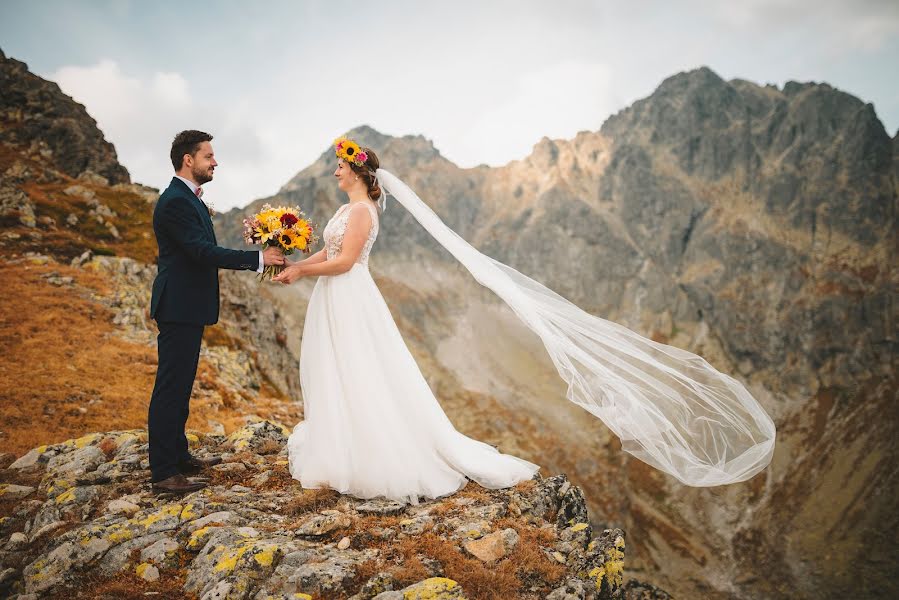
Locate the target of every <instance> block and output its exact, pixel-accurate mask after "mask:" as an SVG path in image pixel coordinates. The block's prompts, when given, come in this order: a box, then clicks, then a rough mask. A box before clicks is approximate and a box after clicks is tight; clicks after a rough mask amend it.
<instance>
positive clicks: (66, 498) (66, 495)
mask: <svg viewBox="0 0 899 600" xmlns="http://www.w3.org/2000/svg"><path fill="white" fill-rule="evenodd" d="M73 500H75V492H74V490H73V489H69V490H66V491H65V492H63V493H61V494H60V495H59V496H57V497H56V503H57V504H65V503H66V502H72V501H73Z"/></svg>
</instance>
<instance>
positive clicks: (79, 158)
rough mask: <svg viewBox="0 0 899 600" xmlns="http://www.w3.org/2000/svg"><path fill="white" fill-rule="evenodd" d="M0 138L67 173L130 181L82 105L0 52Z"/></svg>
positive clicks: (1, 140) (111, 147)
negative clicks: (89, 173) (88, 174)
mask: <svg viewBox="0 0 899 600" xmlns="http://www.w3.org/2000/svg"><path fill="white" fill-rule="evenodd" d="M0 142H2V143H3V144H5V145H8V146H14V147H17V148H19V149H20V150H22V151H24V152H25V153H26V154H27V155H30V156H34V157H37V158H39V159H40V161H41V162H47V161H49V162H50V163H52V164H53V165H55V166H56V168H57V169H59V170H60V171H62V172H63V173H65V174H66V175H68V176H70V177H78V176H79V175H82V174H83V173H86V172H91V173H94V174H97V175H100V176H101V177H103V178H105V179H106V180H107V181H108V182H109V183H113V184H116V183H130V181H131V179H130V177H129V175H128V171H127V170H126V169H125V167H123V166H122V165H120V164H119V162H118V159H117V157H116V151H115V148H114V147H113V145H112V144H110V143H109V142H107V141H106V139H105V138H104V137H103V132H101V131H100V129H99V128H98V127H97V122H96V121H95V120H94V119H93V118H92V117H91V116H90V115H89V114H88V113H87V110H86V109H85V108H84V106H82V105H81V104H78V103H77V102H75V101H74V100H72V98H70V97H69V96H66V95H65V94H64V93H62V91H61V90H60V89H59V86H58V85H57V84H56V83H53V82H51V81H47V80H46V79H42V78H41V77H38V76H37V75H34V74H33V73H31V72H29V71H28V65H26V64H25V63H23V62H20V61H18V60H15V59H13V58H7V57H6V55H5V54H3V53H2V52H0Z"/></svg>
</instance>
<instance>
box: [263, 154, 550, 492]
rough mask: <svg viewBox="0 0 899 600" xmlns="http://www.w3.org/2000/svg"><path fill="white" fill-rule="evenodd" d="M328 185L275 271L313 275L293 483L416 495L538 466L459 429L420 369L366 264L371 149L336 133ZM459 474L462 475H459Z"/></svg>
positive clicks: (292, 453)
mask: <svg viewBox="0 0 899 600" xmlns="http://www.w3.org/2000/svg"><path fill="white" fill-rule="evenodd" d="M337 148H338V150H337V155H338V160H337V169H336V170H335V171H334V176H335V177H336V178H337V186H338V187H339V188H340V189H341V190H342V191H343V192H345V193H346V194H347V197H348V199H349V202H347V203H346V204H344V205H342V206H341V207H340V208H339V209H338V210H337V212H336V213H335V214H334V216H333V217H332V218H331V220H330V221H329V222H328V224H327V226H326V227H325V229H324V230H323V232H322V237H323V238H324V242H325V247H324V248H323V249H322V250H320V251H319V252H318V253H316V254H313V255H312V256H310V257H309V258H307V259H305V260H303V261H300V262H297V263H294V264H292V265H290V266H288V267H287V268H285V269H284V270H283V271H282V272H281V273H280V275H278V276H277V277H275V278H274V280H275V281H281V282H283V283H288V284H289V283H292V282H294V281H296V280H297V279H299V278H301V277H311V276H318V277H319V279H318V281H317V282H316V284H315V287H314V289H313V290H312V296H311V297H310V299H309V306H308V309H307V312H306V321H305V325H304V328H303V341H302V346H301V349H300V385H301V387H302V389H303V403H304V414H305V420H304V421H301V422H300V423H299V424H298V425H297V426H296V427H295V428H294V430H293V433H292V434H291V435H290V437H289V439H288V444H287V445H288V458H289V464H290V473H291V475H292V476H293V477H294V478H295V479H298V480H299V481H300V483H301V484H302V486H303V487H304V488H320V487H328V488H332V489H335V490H337V491H339V492H341V493H344V494H352V495H353V496H356V497H359V498H372V497H375V496H384V497H386V498H390V499H393V500H399V501H403V502H409V503H411V504H417V503H418V501H419V497H424V498H426V499H431V498H438V497H441V496H446V495H448V494H452V493H453V492H456V491H458V490H459V489H461V488H463V487H464V486H465V484H466V483H467V479H472V480H474V481H476V482H478V483H479V484H480V485H482V486H484V487H486V488H493V489H497V488H504V487H509V486H512V485H515V484H516V483H518V482H520V481H523V480H526V479H530V478H531V477H532V476H533V475H534V473H535V472H536V471H537V470H538V468H539V467H538V466H537V465H535V464H532V463H530V462H527V461H525V460H522V459H520V458H516V457H514V456H510V455H507V454H501V453H500V452H498V451H497V450H496V449H495V448H493V447H492V446H489V445H487V444H485V443H483V442H479V441H477V440H474V439H471V438H469V437H467V436H465V435H463V434H461V433H459V432H458V431H456V429H455V427H453V424H452V423H451V422H450V420H449V419H448V418H447V416H446V414H445V413H444V412H443V409H442V408H441V407H440V404H439V403H438V402H437V399H436V398H435V397H434V394H433V393H432V392H431V389H430V388H429V387H428V384H427V382H426V381H425V378H424V377H423V376H422V374H421V372H420V371H419V369H418V366H417V365H416V363H415V360H414V359H413V358H412V355H411V354H410V353H409V350H408V348H407V347H406V344H405V342H404V341H403V338H402V336H401V335H400V332H399V330H398V329H397V326H396V323H395V322H394V320H393V317H392V316H391V314H390V311H389V310H388V308H387V304H386V303H385V302H384V298H383V297H382V296H381V293H380V292H379V291H378V287H377V286H376V285H375V282H374V280H373V279H372V277H371V273H369V270H368V254H369V252H370V251H371V247H372V244H373V243H374V241H375V238H376V237H377V236H378V216H379V206H378V204H377V200H378V199H379V198H380V197H381V195H382V191H381V188H380V186H379V184H378V181H377V179H376V177H375V171H376V170H377V169H378V167H379V162H378V158H377V156H376V155H375V153H374V152H372V151H371V150H370V149H368V148H365V149H360V148H359V147H358V145H356V144H355V143H353V142H351V141H349V140H342V142H341V141H340V140H339V141H338V146H337ZM466 478H467V479H466Z"/></svg>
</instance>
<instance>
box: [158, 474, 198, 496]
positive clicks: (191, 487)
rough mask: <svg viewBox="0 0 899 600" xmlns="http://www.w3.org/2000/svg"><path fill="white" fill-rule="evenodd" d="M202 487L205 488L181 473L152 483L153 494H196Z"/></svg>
mask: <svg viewBox="0 0 899 600" xmlns="http://www.w3.org/2000/svg"><path fill="white" fill-rule="evenodd" d="M204 487H206V484H205V483H203V482H202V481H192V480H190V479H188V478H187V477H185V476H184V475H182V474H181V473H178V474H177V475H172V476H171V477H169V478H168V479H163V480H162V481H156V482H154V483H153V491H154V492H171V493H174V494H184V493H187V492H196V491H197V490H202V489H203V488H204Z"/></svg>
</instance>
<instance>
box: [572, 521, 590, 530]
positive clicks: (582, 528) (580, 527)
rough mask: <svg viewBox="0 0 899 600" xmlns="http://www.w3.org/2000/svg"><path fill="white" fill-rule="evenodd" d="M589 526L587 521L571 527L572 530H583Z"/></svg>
mask: <svg viewBox="0 0 899 600" xmlns="http://www.w3.org/2000/svg"><path fill="white" fill-rule="evenodd" d="M587 527H589V525H588V524H586V523H578V524H577V525H573V526H572V527H571V531H583V530H584V529H587Z"/></svg>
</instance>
